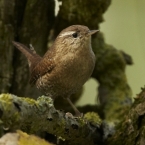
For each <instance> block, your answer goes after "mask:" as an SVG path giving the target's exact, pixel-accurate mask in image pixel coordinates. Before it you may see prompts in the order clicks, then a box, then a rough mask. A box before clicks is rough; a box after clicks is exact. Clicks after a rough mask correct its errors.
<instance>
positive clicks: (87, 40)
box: [13, 25, 98, 116]
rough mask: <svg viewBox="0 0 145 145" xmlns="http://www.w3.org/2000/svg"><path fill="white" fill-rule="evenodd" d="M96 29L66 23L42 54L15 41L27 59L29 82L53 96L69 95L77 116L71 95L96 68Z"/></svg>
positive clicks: (78, 113) (15, 44)
mask: <svg viewBox="0 0 145 145" xmlns="http://www.w3.org/2000/svg"><path fill="white" fill-rule="evenodd" d="M97 32H98V30H89V28H88V27H86V26H83V25H72V26H70V27H67V28H66V29H64V30H62V31H61V32H60V34H59V35H58V36H57V38H56V40H55V41H54V43H53V45H52V47H51V48H50V49H49V50H48V51H47V52H46V54H45V55H44V56H43V57H40V56H39V55H37V54H36V53H35V51H34V50H31V49H29V48H27V47H26V46H24V45H23V44H20V43H18V42H13V44H14V46H15V47H17V48H18V49H19V50H20V51H21V52H22V53H23V54H24V55H25V56H26V57H27V59H28V63H29V67H30V74H31V75H30V84H32V85H33V84H36V86H37V88H38V89H39V90H40V91H41V92H43V93H44V94H45V95H46V96H48V97H52V98H53V99H55V98H56V97H64V98H66V99H67V101H68V102H69V103H70V105H71V106H72V107H73V109H74V111H75V113H76V115H77V116H79V115H80V112H79V111H78V110H77V108H76V107H75V106H74V105H73V104H72V102H71V100H70V96H71V95H72V94H74V93H75V92H76V91H77V90H78V89H79V88H81V87H82V86H83V84H84V83H85V82H86V81H87V80H88V78H89V77H90V76H91V74H92V72H93V69H94V66H95V55H94V53H93V51H92V47H91V35H92V34H94V33H97Z"/></svg>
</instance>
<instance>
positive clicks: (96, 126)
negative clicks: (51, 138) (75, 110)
mask: <svg viewBox="0 0 145 145" xmlns="http://www.w3.org/2000/svg"><path fill="white" fill-rule="evenodd" d="M0 118H1V121H2V124H1V130H0V131H2V130H3V129H9V130H16V129H21V130H23V131H25V132H27V133H37V132H41V131H46V132H48V133H51V134H53V135H56V136H58V137H59V136H61V137H62V138H64V139H66V140H68V141H69V142H70V143H71V144H90V145H93V144H96V143H98V142H100V140H102V139H101V138H102V136H103V134H102V131H101V123H102V121H101V120H100V118H99V116H98V115H97V114H96V113H90V114H89V113H88V114H86V115H84V117H83V118H80V117H79V118H78V117H74V116H73V115H72V114H71V113H64V112H63V111H61V110H56V109H55V108H54V105H53V100H52V99H51V98H49V97H46V96H41V97H39V98H38V99H37V100H36V101H35V100H33V99H30V98H20V97H17V96H15V95H12V94H1V95H0Z"/></svg>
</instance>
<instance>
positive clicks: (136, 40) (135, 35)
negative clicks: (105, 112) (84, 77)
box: [77, 0, 145, 105]
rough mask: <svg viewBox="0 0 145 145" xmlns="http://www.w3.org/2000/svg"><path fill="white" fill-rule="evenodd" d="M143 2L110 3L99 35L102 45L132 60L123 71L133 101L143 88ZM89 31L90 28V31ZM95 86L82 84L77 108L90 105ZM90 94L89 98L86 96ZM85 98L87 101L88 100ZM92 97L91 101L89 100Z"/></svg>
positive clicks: (144, 55) (92, 102)
mask: <svg viewBox="0 0 145 145" xmlns="http://www.w3.org/2000/svg"><path fill="white" fill-rule="evenodd" d="M144 15H145V0H139V1H137V0H122V1H120V0H112V2H111V5H110V6H109V8H108V10H107V11H106V12H105V14H104V22H103V23H101V24H100V31H101V32H103V33H104V37H105V41H106V43H108V44H111V45H113V46H114V47H116V48H117V49H119V50H124V51H125V52H126V53H128V54H130V55H131V56H132V58H133V63H134V64H133V65H131V66H128V67H126V75H127V79H128V84H129V85H130V87H131V89H132V92H133V97H135V96H136V94H138V93H139V92H140V88H141V87H144V85H145V77H144V74H145V64H144V62H145V17H144ZM90 29H91V28H90ZM96 85H97V82H96V81H95V80H93V79H91V80H89V81H88V82H87V83H86V84H85V92H84V94H83V97H81V99H80V100H79V101H78V102H77V105H84V104H87V103H90V104H94V103H95V102H94V100H95V99H96V98H95V96H96ZM90 93H91V94H92V98H90V96H89V94H90ZM88 96H89V98H88ZM93 96H94V97H93Z"/></svg>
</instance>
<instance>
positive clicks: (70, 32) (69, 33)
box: [59, 31, 75, 37]
mask: <svg viewBox="0 0 145 145" xmlns="http://www.w3.org/2000/svg"><path fill="white" fill-rule="evenodd" d="M73 33H75V31H68V32H64V33H62V34H61V35H59V37H64V36H67V35H71V34H73Z"/></svg>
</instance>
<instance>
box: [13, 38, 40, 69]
mask: <svg viewBox="0 0 145 145" xmlns="http://www.w3.org/2000/svg"><path fill="white" fill-rule="evenodd" d="M12 43H13V45H14V46H15V47H16V48H17V49H19V50H20V51H21V52H22V53H23V54H24V55H25V56H26V58H27V59H28V63H29V67H30V69H32V68H34V67H35V66H36V64H37V63H38V62H39V61H40V60H41V59H42V58H41V57H40V56H39V55H38V54H36V53H34V51H32V50H30V49H29V48H28V47H26V46H25V45H23V44H21V43H19V42H15V41H12Z"/></svg>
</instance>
